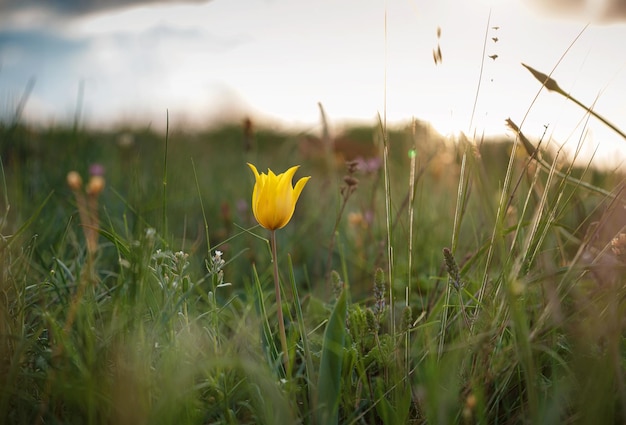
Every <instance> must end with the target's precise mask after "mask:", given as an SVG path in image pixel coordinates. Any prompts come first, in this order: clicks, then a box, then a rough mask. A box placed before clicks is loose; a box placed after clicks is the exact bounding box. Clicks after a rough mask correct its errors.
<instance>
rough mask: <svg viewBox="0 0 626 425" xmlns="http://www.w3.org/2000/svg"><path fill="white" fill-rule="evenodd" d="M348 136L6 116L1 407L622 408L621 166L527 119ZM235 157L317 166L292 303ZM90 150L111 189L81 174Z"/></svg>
mask: <svg viewBox="0 0 626 425" xmlns="http://www.w3.org/2000/svg"><path fill="white" fill-rule="evenodd" d="M510 124H512V125H513V126H512V127H511V128H515V127H514V124H513V123H512V122H511V123H510ZM345 135H346V137H345V138H346V139H350V140H351V142H350V143H347V142H346V143H345V144H344V147H345V149H346V151H343V152H342V154H343V157H342V158H346V157H347V156H349V155H350V150H349V149H348V147H350V149H353V150H354V146H355V143H356V144H358V143H362V144H364V145H368V146H367V147H368V148H367V149H365V148H364V149H363V152H367V151H369V152H374V155H375V156H374V157H371V158H369V160H368V161H363V162H360V163H358V164H357V163H355V162H350V163H348V164H347V165H346V163H345V161H343V160H342V159H337V156H336V155H335V153H329V152H326V153H325V152H324V150H323V149H322V148H321V147H320V148H319V155H318V156H315V155H311V149H310V145H309V146H308V147H307V149H305V150H303V149H301V145H302V140H303V137H302V135H299V134H295V133H288V132H279V131H272V130H269V129H259V130H258V131H257V132H256V133H255V134H254V143H249V144H248V145H246V143H244V133H243V131H242V129H241V127H239V126H225V127H223V128H221V129H216V130H212V131H206V132H196V133H187V132H183V131H170V133H169V134H168V135H167V145H166V136H165V135H164V134H159V133H157V132H154V131H151V130H150V129H145V130H137V129H134V130H130V129H127V130H124V131H110V132H95V131H87V130H83V129H80V128H74V129H72V128H63V127H54V126H51V127H49V128H46V129H43V130H42V129H36V128H33V127H30V126H26V125H22V124H19V123H18V124H14V125H7V124H5V125H4V126H3V127H1V128H0V149H1V152H0V154H1V159H2V165H3V168H2V174H1V175H0V179H1V181H0V183H1V184H0V192H1V196H0V207H1V208H0V235H1V239H0V262H1V264H0V422H2V423H46V424H49V423H59V424H74V423H75V424H101V423H102V424H108V423H115V424H212V423H224V424H236V423H241V424H296V423H304V424H330V423H341V424H377V423H380V424H401V423H432V424H438V423H442V424H447V423H504V424H511V423H533V424H536V423H594V424H595V423H623V422H624V421H626V378H625V376H626V374H625V372H624V369H625V367H626V321H625V319H624V318H626V286H624V278H623V269H624V265H625V261H626V233H625V230H624V228H623V226H624V225H626V220H624V218H623V217H624V214H623V208H624V199H623V195H622V194H621V189H622V178H623V176H621V175H617V174H616V173H606V172H602V171H599V170H596V169H594V168H593V167H589V168H586V169H578V168H574V167H571V166H569V165H568V164H567V163H566V162H562V161H561V159H562V158H552V157H550V156H549V155H548V153H546V152H541V149H539V150H536V151H533V150H532V149H531V147H529V146H528V144H529V143H531V142H530V141H528V139H526V138H524V137H523V135H522V137H521V138H520V142H519V143H518V142H516V143H515V144H514V145H511V143H489V142H486V141H482V140H467V139H465V138H460V139H459V140H455V141H454V142H455V143H451V141H449V140H444V139H442V138H441V137H439V136H437V135H436V134H434V133H433V132H431V131H429V129H428V128H427V127H425V126H424V125H421V124H420V123H416V124H415V125H414V126H413V125H411V126H407V128H397V129H389V130H388V131H387V132H384V131H383V129H382V128H381V127H380V126H373V127H371V128H356V129H351V130H347V131H346V132H345ZM535 144H536V143H535ZM166 146H167V149H166ZM524 147H525V148H526V149H525V150H524ZM337 149H339V145H337ZM511 152H513V154H511ZM540 155H543V157H541V158H540V157H539V156H540ZM553 156H555V155H554V154H553ZM246 162H251V163H254V164H255V165H257V167H258V168H259V170H260V171H264V170H266V169H267V168H268V167H269V168H271V169H272V170H274V171H277V172H282V171H284V170H286V169H287V168H288V167H290V166H293V165H298V164H299V165H301V168H300V169H299V170H298V172H297V175H296V179H297V178H300V177H302V176H309V175H310V176H312V178H311V180H310V181H309V182H308V183H307V186H306V187H305V188H304V191H303V192H302V195H301V198H300V200H299V201H298V204H297V207H296V211H295V215H294V217H293V218H292V220H291V222H290V223H289V224H288V225H287V226H286V227H285V228H283V229H280V230H279V231H277V232H276V237H277V239H278V244H277V247H278V253H277V257H278V268H279V274H280V284H281V287H282V293H283V297H282V301H283V302H282V305H281V306H277V305H276V302H275V299H276V298H275V295H274V285H273V282H274V278H273V265H272V263H271V249H270V243H269V241H270V240H269V238H270V234H269V232H268V231H266V230H265V229H263V228H261V227H260V226H258V225H257V224H256V222H255V220H254V217H253V215H252V211H251V208H250V200H251V196H252V187H253V185H254V176H253V175H252V173H251V172H250V170H249V168H248V167H247V166H246ZM95 163H97V164H100V165H101V166H102V168H103V169H104V170H105V174H104V177H105V180H106V186H105V187H104V189H103V190H102V191H100V189H101V188H100V187H95V188H94V186H88V185H87V184H82V185H80V187H79V185H78V184H75V186H74V187H73V188H71V187H69V186H68V182H67V181H66V178H67V174H68V172H70V171H72V170H76V171H77V172H78V173H79V174H80V175H81V176H82V178H83V179H84V180H85V183H87V181H88V180H89V179H88V176H89V168H90V166H91V165H92V164H95ZM557 164H559V165H558V166H557ZM92 171H97V170H93V169H92ZM92 238H95V243H94V242H90V240H91V239H92ZM279 308H280V309H282V311H283V313H284V321H285V328H286V334H287V346H288V358H289V362H283V357H282V353H281V343H280V339H279V332H278V329H279V327H278V323H277V311H278V309H279ZM285 365H289V367H288V369H287V370H285Z"/></svg>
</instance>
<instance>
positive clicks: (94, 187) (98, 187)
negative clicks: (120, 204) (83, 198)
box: [86, 176, 105, 195]
mask: <svg viewBox="0 0 626 425" xmlns="http://www.w3.org/2000/svg"><path fill="white" fill-rule="evenodd" d="M104 185H105V182H104V177H102V176H93V177H91V179H90V180H89V183H88V184H87V188H86V192H87V195H99V194H100V192H102V191H103V190H104Z"/></svg>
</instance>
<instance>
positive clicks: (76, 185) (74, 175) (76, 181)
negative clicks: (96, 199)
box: [66, 171, 83, 190]
mask: <svg viewBox="0 0 626 425" xmlns="http://www.w3.org/2000/svg"><path fill="white" fill-rule="evenodd" d="M66 181H67V185H68V186H69V187H70V189H72V190H80V188H81V187H82V186H83V179H82V178H81V177H80V174H78V172H76V171H70V172H69V173H67V177H66Z"/></svg>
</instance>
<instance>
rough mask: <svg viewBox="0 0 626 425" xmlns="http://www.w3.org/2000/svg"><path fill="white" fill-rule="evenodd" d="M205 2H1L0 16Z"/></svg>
mask: <svg viewBox="0 0 626 425" xmlns="http://www.w3.org/2000/svg"><path fill="white" fill-rule="evenodd" d="M207 1H210V0H106V1H102V0H46V1H44V2H42V1H41V0H3V1H0V15H1V14H12V13H18V12H24V11H28V10H42V9H43V10H44V11H45V12H50V13H54V14H56V15H60V16H69V17H72V16H80V15H88V14H93V13H98V12H105V11H111V10H116V9H126V8H131V7H136V6H148V5H157V4H181V3H206V2H207Z"/></svg>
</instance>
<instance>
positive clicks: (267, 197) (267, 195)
mask: <svg viewBox="0 0 626 425" xmlns="http://www.w3.org/2000/svg"><path fill="white" fill-rule="evenodd" d="M248 166H249V167H250V169H251V170H252V172H253V173H254V177H255V178H256V183H255V184H254V191H253V192H252V212H253V213H254V217H255V218H256V221H258V222H259V224H260V225H261V226H263V227H265V228H266V229H269V230H276V229H281V228H283V227H285V226H286V225H287V223H289V220H291V217H292V216H293V212H294V210H295V209H296V202H298V198H299V197H300V193H301V192H302V189H304V185H305V184H306V182H307V181H309V179H310V178H311V177H310V176H309V177H302V178H301V179H300V180H298V182H297V183H296V186H295V187H293V186H292V183H291V180H292V179H293V176H294V174H296V171H297V170H298V168H299V167H300V166H299V165H296V166H294V167H291V168H290V169H288V170H287V171H285V172H284V173H282V174H278V175H276V174H274V173H273V172H272V170H270V169H268V170H267V171H268V173H267V174H265V173H260V174H259V172H258V171H257V169H256V167H255V166H254V165H252V164H250V163H248Z"/></svg>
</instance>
